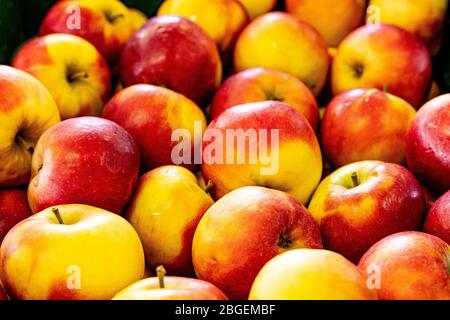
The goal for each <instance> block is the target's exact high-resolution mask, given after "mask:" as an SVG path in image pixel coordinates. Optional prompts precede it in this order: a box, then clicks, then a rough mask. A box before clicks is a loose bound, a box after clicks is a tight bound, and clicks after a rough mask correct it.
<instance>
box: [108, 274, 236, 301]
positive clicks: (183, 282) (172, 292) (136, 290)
mask: <svg viewBox="0 0 450 320" xmlns="http://www.w3.org/2000/svg"><path fill="white" fill-rule="evenodd" d="M113 300H228V298H227V296H226V295H225V294H224V293H223V292H222V291H221V290H220V289H219V288H217V287H216V286H214V285H213V284H211V283H208V282H206V281H203V280H198V279H193V278H183V277H164V288H163V289H161V288H160V286H159V279H158V278H156V277H153V278H148V279H143V280H140V281H138V282H136V283H133V284H132V285H130V286H128V287H127V288H125V289H123V290H122V291H120V292H118V293H117V294H116V295H115V296H114V297H113Z"/></svg>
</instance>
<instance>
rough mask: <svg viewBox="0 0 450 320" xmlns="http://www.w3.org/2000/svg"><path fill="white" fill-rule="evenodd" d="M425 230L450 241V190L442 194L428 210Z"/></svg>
mask: <svg viewBox="0 0 450 320" xmlns="http://www.w3.org/2000/svg"><path fill="white" fill-rule="evenodd" d="M423 231H424V232H426V233H429V234H432V235H434V236H436V237H439V238H441V239H442V240H444V241H445V242H447V243H450V191H447V192H446V193H445V194H444V195H443V196H441V197H440V198H439V199H438V200H437V201H436V202H435V203H434V204H433V206H432V207H431V209H430V211H428V214H427V217H426V219H425V224H424V227H423Z"/></svg>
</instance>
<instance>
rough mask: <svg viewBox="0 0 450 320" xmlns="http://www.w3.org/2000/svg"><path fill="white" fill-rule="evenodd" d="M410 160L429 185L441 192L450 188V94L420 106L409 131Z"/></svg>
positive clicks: (421, 178) (411, 167) (407, 156)
mask: <svg viewBox="0 0 450 320" xmlns="http://www.w3.org/2000/svg"><path fill="white" fill-rule="evenodd" d="M406 160H407V163H408V167H409V168H410V169H411V171H412V172H413V173H414V174H415V175H416V176H417V177H418V178H419V180H421V181H422V182H424V183H425V184H426V185H427V186H428V187H430V188H431V189H433V190H434V191H437V192H440V193H442V192H446V191H447V190H450V94H444V95H442V96H439V97H437V98H435V99H433V100H431V101H429V102H427V103H426V104H425V105H424V106H423V107H422V108H420V110H419V112H418V113H417V116H416V118H415V119H414V121H413V123H412V125H411V127H410V128H409V131H408V135H407V140H406Z"/></svg>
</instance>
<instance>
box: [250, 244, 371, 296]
mask: <svg viewBox="0 0 450 320" xmlns="http://www.w3.org/2000/svg"><path fill="white" fill-rule="evenodd" d="M249 299H250V300H376V299H377V296H376V293H375V292H373V291H371V290H369V288H368V287H367V284H366V280H365V278H364V275H363V274H362V272H360V271H359V270H358V268H357V267H356V266H355V265H354V264H353V263H351V262H350V261H348V260H347V259H345V258H344V257H343V256H341V255H340V254H338V253H336V252H332V251H328V250H317V249H315V250H312V249H297V250H291V251H288V252H285V253H283V254H280V255H279V256H276V257H275V258H273V259H272V260H270V261H269V262H268V263H267V264H266V265H265V266H264V267H263V268H262V270H261V271H260V272H259V274H258V276H257V277H256V279H255V282H254V283H253V286H252V289H251V292H250V297H249Z"/></svg>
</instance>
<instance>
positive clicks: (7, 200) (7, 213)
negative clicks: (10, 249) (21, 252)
mask: <svg viewBox="0 0 450 320" xmlns="http://www.w3.org/2000/svg"><path fill="white" fill-rule="evenodd" d="M31 215H32V212H31V209H30V206H29V205H28V199H27V193H26V192H25V191H23V190H19V189H5V190H1V189H0V243H2V240H3V238H4V237H5V236H6V234H7V233H8V231H9V230H11V229H12V227H14V226H15V225H16V224H18V223H19V222H20V221H22V220H24V219H26V218H28V217H29V216H31ZM0 291H1V290H0Z"/></svg>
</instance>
